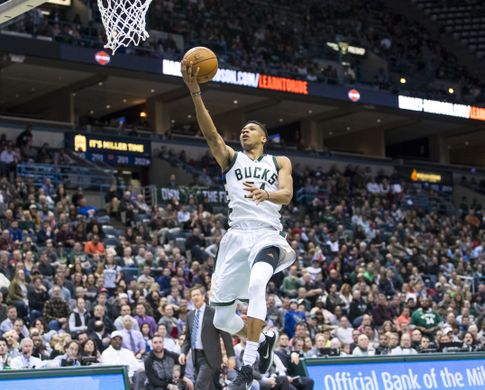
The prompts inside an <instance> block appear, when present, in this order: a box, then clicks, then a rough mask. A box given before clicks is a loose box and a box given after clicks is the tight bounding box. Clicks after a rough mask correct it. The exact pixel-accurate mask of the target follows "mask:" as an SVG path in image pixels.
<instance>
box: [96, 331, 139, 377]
mask: <svg viewBox="0 0 485 390" xmlns="http://www.w3.org/2000/svg"><path fill="white" fill-rule="evenodd" d="M122 344H123V333H121V331H119V330H115V331H114V332H112V333H111V343H110V346H109V347H108V348H106V349H105V350H104V351H103V353H102V354H101V358H100V362H101V364H102V365H105V366H127V367H128V377H129V378H130V380H131V379H132V378H133V375H134V374H135V372H136V371H137V370H138V369H139V368H140V364H139V363H138V361H137V360H136V358H135V355H134V354H133V352H131V351H130V350H129V349H126V348H123V346H122Z"/></svg>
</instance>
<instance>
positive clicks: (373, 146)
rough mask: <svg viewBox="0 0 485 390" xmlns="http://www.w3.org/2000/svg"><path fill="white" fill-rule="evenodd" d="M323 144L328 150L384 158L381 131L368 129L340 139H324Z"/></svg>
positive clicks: (384, 152)
mask: <svg viewBox="0 0 485 390" xmlns="http://www.w3.org/2000/svg"><path fill="white" fill-rule="evenodd" d="M324 144H325V146H326V147H327V148H328V149H331V150H340V151H343V152H349V153H358V154H363V155H367V156H378V157H384V156H385V154H386V150H385V143H384V132H383V131H382V129H369V130H365V131H359V132H355V133H350V134H346V135H344V136H341V137H334V138H326V139H324Z"/></svg>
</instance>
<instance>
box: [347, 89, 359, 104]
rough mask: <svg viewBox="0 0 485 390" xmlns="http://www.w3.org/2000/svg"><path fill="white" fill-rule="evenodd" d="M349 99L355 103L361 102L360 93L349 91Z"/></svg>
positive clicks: (353, 90)
mask: <svg viewBox="0 0 485 390" xmlns="http://www.w3.org/2000/svg"><path fill="white" fill-rule="evenodd" d="M349 99H350V100H352V101H353V102H354V103H355V102H358V101H359V100H360V92H359V91H357V90H356V89H351V90H350V91H349Z"/></svg>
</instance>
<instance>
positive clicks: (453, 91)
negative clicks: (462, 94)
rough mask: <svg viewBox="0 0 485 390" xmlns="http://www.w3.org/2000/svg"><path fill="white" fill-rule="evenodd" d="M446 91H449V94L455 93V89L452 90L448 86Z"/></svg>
mask: <svg viewBox="0 0 485 390" xmlns="http://www.w3.org/2000/svg"><path fill="white" fill-rule="evenodd" d="M448 93H449V94H450V95H453V94H454V93H455V90H454V89H453V88H451V87H450V88H448Z"/></svg>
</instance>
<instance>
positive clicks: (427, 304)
mask: <svg viewBox="0 0 485 390" xmlns="http://www.w3.org/2000/svg"><path fill="white" fill-rule="evenodd" d="M440 322H441V317H440V316H439V315H438V313H436V312H435V311H434V310H433V309H432V308H431V300H430V299H429V298H422V300H421V307H420V308H419V309H417V310H415V311H414V313H413V315H412V317H411V325H414V326H415V328H416V329H418V330H419V331H421V333H423V334H425V335H427V336H430V335H433V334H434V333H435V332H436V331H437V330H438V329H440V327H439V325H438V324H439V323H440Z"/></svg>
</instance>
